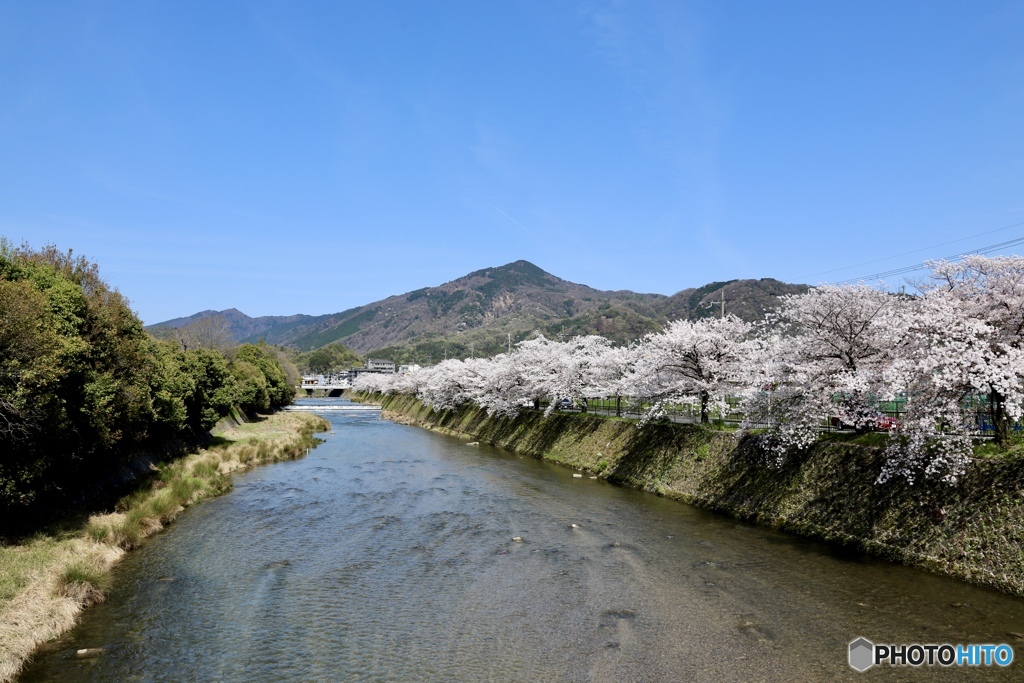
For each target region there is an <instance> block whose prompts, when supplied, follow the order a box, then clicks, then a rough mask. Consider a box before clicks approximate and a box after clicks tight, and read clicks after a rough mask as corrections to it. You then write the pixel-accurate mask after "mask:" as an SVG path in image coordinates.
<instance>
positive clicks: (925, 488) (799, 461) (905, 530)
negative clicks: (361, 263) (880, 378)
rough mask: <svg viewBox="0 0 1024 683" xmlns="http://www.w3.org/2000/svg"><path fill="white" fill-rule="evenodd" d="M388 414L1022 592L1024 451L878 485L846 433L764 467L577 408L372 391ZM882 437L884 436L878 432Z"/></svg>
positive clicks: (715, 446) (681, 432) (654, 428)
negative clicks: (955, 479)
mask: <svg viewBox="0 0 1024 683" xmlns="http://www.w3.org/2000/svg"><path fill="white" fill-rule="evenodd" d="M372 400H373V401H374V402H380V403H381V404H382V405H383V407H384V417H386V418H389V419H393V420H396V421H399V422H403V423H406V424H415V425H417V426H421V427H425V428H427V429H432V430H435V431H439V432H443V433H446V434H452V435H457V436H462V437H465V438H468V439H472V440H479V441H484V442H487V443H491V444H494V445H497V446H502V447H504V448H508V449H510V450H513V451H516V452H518V453H523V454H526V455H531V456H534V457H537V458H543V459H545V460H550V461H552V462H556V463H559V464H562V465H565V466H568V467H573V468H576V469H578V470H583V471H587V472H592V473H594V474H597V475H598V476H600V477H602V478H606V479H608V480H609V481H613V482H616V483H620V484H623V485H626V486H630V487H634V488H639V489H643V490H646V491H651V492H653V493H657V494H659V495H663V496H667V497H671V498H675V499H677V500H681V501H684V502H687V503H690V504H693V505H698V506H700V507H705V508H709V509H712V510H717V511H719V512H722V513H725V514H728V515H731V516H734V517H737V518H740V519H745V520H749V521H754V522H757V523H760V524H765V525H767V526H770V527H774V528H777V529H781V530H784V531H788V532H792V533H796V534H800V535H803V536H809V537H811V538H815V539H818V540H822V541H826V542H828V543H832V544H837V545H841V546H844V547H847V548H850V549H853V550H856V551H862V552H867V553H870V554H873V555H878V556H882V557H886V558H888V559H891V560H894V561H897V562H901V563H904V564H908V565H912V566H916V567H920V568H923V569H926V570H929V571H933V572H936V573H940V574H946V575H949V576H953V577H957V578H960V579H963V580H966V581H970V582H972V583H976V584H980V585H984V586H989V587H992V588H996V589H998V590H1001V591H1005V592H1007V593H1011V594H1014V595H1019V596H1024V454H1022V453H1021V452H1020V451H1019V449H1018V450H1008V451H1002V452H993V451H991V449H987V450H986V449H979V452H978V456H979V457H977V458H975V460H974V462H972V464H971V466H970V468H969V470H968V473H967V476H965V477H964V478H963V479H962V480H961V482H960V483H959V484H958V485H957V486H955V487H951V486H947V485H945V484H941V483H936V482H919V483H918V484H916V485H914V486H910V485H908V484H906V483H905V482H904V481H902V480H899V481H895V480H894V481H891V482H889V483H888V484H885V485H876V484H875V480H876V478H877V477H878V474H879V472H880V470H881V466H882V461H883V458H882V454H881V450H882V449H881V448H880V447H879V446H877V445H874V444H873V443H872V435H869V436H868V437H867V439H866V443H859V442H858V441H861V442H864V441H865V439H863V438H861V439H859V440H857V439H851V437H849V436H845V435H835V436H833V437H832V438H826V439H824V440H822V441H820V442H819V443H817V444H816V445H814V446H813V447H812V448H810V449H808V450H807V451H805V452H803V453H800V454H796V455H793V456H791V457H790V458H789V459H788V461H787V462H786V464H785V465H784V466H783V467H781V468H776V467H771V466H769V465H767V464H765V463H764V461H763V459H762V458H761V456H760V454H759V452H758V450H757V449H756V448H755V445H754V444H753V443H752V442H751V440H749V439H748V440H746V441H739V442H737V440H736V439H735V437H734V436H733V435H732V434H731V433H727V432H718V431H714V430H711V429H707V428H703V427H701V426H699V425H677V424H649V425H647V426H646V427H644V428H643V429H640V430H638V429H637V428H636V424H635V423H633V422H628V421H622V420H608V419H602V418H599V417H594V416H588V415H584V414H578V413H570V414H560V413H555V414H552V415H551V416H550V417H547V418H545V417H543V415H541V414H540V413H539V412H535V411H525V412H523V413H521V414H520V415H519V416H517V417H516V418H502V417H489V416H488V415H487V414H486V412H485V411H483V410H481V409H478V408H474V407H472V406H468V405H467V406H464V407H463V408H461V409H459V410H458V411H448V412H433V411H432V410H431V409H430V408H428V407H426V406H424V405H423V404H422V403H420V402H419V401H417V400H416V399H415V398H413V397H409V396H373V397H372ZM875 441H877V438H876V439H875Z"/></svg>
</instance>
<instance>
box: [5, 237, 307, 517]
mask: <svg viewBox="0 0 1024 683" xmlns="http://www.w3.org/2000/svg"><path fill="white" fill-rule="evenodd" d="M279 356H280V354H279V352H278V351H277V350H276V349H274V348H273V347H268V346H265V345H253V344H246V345H243V346H240V347H231V348H220V349H218V348H204V347H202V346H201V345H200V346H195V345H193V346H189V347H186V346H184V345H182V344H180V343H176V342H173V341H165V340H157V339H154V338H153V337H151V336H149V335H148V334H147V333H146V332H145V330H144V329H143V326H142V322H141V321H140V320H139V319H138V317H137V316H136V315H135V314H134V313H133V312H132V310H131V308H130V307H129V305H128V302H127V301H126V300H125V298H124V297H123V296H122V295H121V294H120V293H119V292H117V291H115V290H113V289H111V288H110V287H109V286H107V285H106V283H104V282H103V281H102V280H101V279H100V277H99V274H98V269H97V266H96V265H95V264H93V263H90V262H89V261H87V260H86V259H84V258H82V257H76V256H73V255H72V253H71V252H70V251H69V252H67V253H64V252H60V251H58V250H57V249H56V248H55V247H53V246H48V247H45V248H43V249H41V250H38V251H35V250H32V249H30V248H28V247H27V246H22V247H21V248H15V247H13V246H12V245H11V244H10V243H9V242H8V241H7V240H5V239H0V534H2V533H4V532H5V528H6V529H7V530H9V529H12V528H16V527H18V526H23V524H24V523H25V522H26V521H29V522H30V521H31V519H32V518H33V517H36V516H39V515H42V514H43V513H44V512H47V511H52V510H53V509H55V508H60V507H61V506H63V505H66V504H69V503H73V502H76V501H77V500H78V499H80V498H81V497H82V496H83V495H84V492H85V491H86V490H88V489H89V487H90V486H91V485H93V484H95V483H96V482H99V481H102V480H104V479H106V478H109V477H110V476H111V474H112V473H113V472H116V471H117V470H118V468H120V467H122V466H124V465H126V464H127V463H128V462H130V461H131V460H132V458H133V456H135V455H137V454H139V453H140V452H145V451H158V450H161V449H162V448H163V447H164V445H165V444H167V443H168V442H171V441H181V440H183V439H184V440H194V439H199V438H202V436H203V434H205V433H206V432H208V431H209V430H210V429H211V428H212V427H213V426H214V425H215V424H216V423H217V421H218V420H220V419H221V418H223V417H225V416H227V415H229V414H231V412H232V411H233V410H241V411H243V412H246V413H255V412H260V411H269V410H272V409H275V408H277V407H280V406H282V405H285V404H287V403H289V402H290V401H291V400H292V397H293V395H294V391H295V390H294V383H293V381H292V380H291V379H290V378H289V377H288V375H289V374H291V375H293V376H295V375H297V373H296V372H295V370H294V366H292V367H291V368H288V367H287V365H289V364H288V363H287V361H285V362H284V363H282V359H281V358H280V357H279ZM289 370H290V372H289Z"/></svg>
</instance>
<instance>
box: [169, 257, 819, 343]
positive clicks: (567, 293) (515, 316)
mask: <svg viewBox="0 0 1024 683" xmlns="http://www.w3.org/2000/svg"><path fill="white" fill-rule="evenodd" d="M798 291H806V287H805V286H804V285H788V284H786V283H783V282H779V281H777V280H773V279H771V278H762V279H761V280H728V281H724V282H713V283H709V284H707V285H704V286H703V287H698V288H691V289H684V290H682V291H680V292H676V293H675V294H673V295H672V296H665V295H663V294H641V293H637V292H632V291H629V290H620V291H614V292H613V291H603V290H598V289H594V288H592V287H588V286H586V285H581V284H576V283H573V282H570V281H568V280H563V279H561V278H559V277H556V276H555V275H552V274H551V273H548V272H547V271H545V270H544V269H543V268H540V267H539V266H537V265H535V264H533V263H530V262H529V261H527V260H525V259H519V260H517V261H512V262H511V263H506V264H505V265H501V266H491V267H489V268H481V269H480V270H475V271H473V272H471V273H469V274H467V275H464V276H462V277H460V278H457V279H455V280H451V281H449V282H446V283H444V284H442V285H438V286H436V287H423V288H421V289H417V290H415V291H412V292H407V293H405V294H398V295H395V296H390V297H387V298H385V299H382V300H380V301H375V302H372V303H368V304H365V305H363V306H357V307H355V308H350V309H348V310H346V311H341V312H340V313H333V314H329V315H321V316H308V315H293V316H262V317H259V318H250V317H248V316H246V315H245V314H244V313H242V312H241V311H238V310H237V309H233V308H231V309H227V310H225V311H203V312H202V313H197V314H195V315H193V316H189V317H188V318H178V319H175V320H169V321H167V322H165V323H162V324H161V325H163V326H165V329H166V327H180V326H183V325H187V324H189V323H191V322H193V321H195V320H196V319H198V318H203V317H209V316H212V315H220V316H223V317H224V318H225V319H226V321H227V322H228V324H229V326H230V328H231V331H232V334H233V335H234V337H235V339H236V340H239V341H255V340H256V339H257V338H262V339H266V341H267V342H269V343H272V344H286V345H289V346H293V347H295V348H297V349H299V350H304V351H305V350H310V349H314V348H318V347H321V346H325V345H327V344H330V343H332V342H336V341H340V342H342V343H343V344H344V345H345V346H347V347H348V348H350V349H352V350H354V351H357V352H359V353H368V352H371V351H372V352H375V353H378V352H383V353H384V354H385V355H383V356H382V357H387V358H390V359H391V360H408V359H412V360H416V361H417V362H436V361H437V360H439V359H441V358H444V357H460V356H461V357H465V356H466V355H468V354H470V353H473V354H487V353H497V352H498V351H500V350H501V348H504V345H505V344H507V343H508V341H509V336H510V335H511V340H512V341H516V340H520V339H525V338H527V337H528V336H529V335H531V334H533V333H534V332H536V331H539V332H542V333H543V334H545V335H548V336H557V337H565V336H571V335H576V334H601V335H604V336H606V337H608V338H609V339H612V340H614V341H618V342H625V341H628V340H632V339H638V338H640V337H642V336H643V335H644V334H647V333H648V332H653V331H656V330H660V329H662V327H663V326H664V325H665V323H666V322H667V321H669V320H674V319H678V318H689V319H693V318H702V317H708V316H712V315H721V313H722V304H721V302H722V299H723V298H724V300H725V311H726V312H727V313H735V314H736V315H739V316H740V317H742V318H744V319H748V320H757V319H760V318H762V317H763V316H764V312H765V311H767V310H769V309H770V308H772V307H773V306H774V305H776V304H777V302H778V297H779V296H782V295H785V294H792V293H795V292H798ZM154 327H155V326H154ZM151 329H153V328H151ZM449 354H451V355H449Z"/></svg>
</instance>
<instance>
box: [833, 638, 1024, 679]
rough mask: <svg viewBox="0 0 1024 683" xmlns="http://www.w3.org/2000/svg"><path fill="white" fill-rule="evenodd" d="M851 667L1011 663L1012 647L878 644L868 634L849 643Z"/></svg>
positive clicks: (998, 664)
mask: <svg viewBox="0 0 1024 683" xmlns="http://www.w3.org/2000/svg"><path fill="white" fill-rule="evenodd" d="M849 656H850V667H851V668H853V669H856V670H857V671H867V670H868V669H870V668H871V667H873V666H875V665H876V664H888V665H889V666H922V665H927V666H935V665H936V664H938V665H939V666H993V665H995V666H1009V665H1010V664H1011V663H1012V662H1013V648H1012V647H1010V646H1009V645H1006V644H1005V643H1003V644H1000V645H950V644H949V643H942V644H941V645H937V644H934V643H929V644H925V645H921V644H918V643H913V644H911V645H875V644H874V643H872V642H871V641H870V640H868V639H867V638H858V639H857V640H854V641H853V642H851V643H850V655H849Z"/></svg>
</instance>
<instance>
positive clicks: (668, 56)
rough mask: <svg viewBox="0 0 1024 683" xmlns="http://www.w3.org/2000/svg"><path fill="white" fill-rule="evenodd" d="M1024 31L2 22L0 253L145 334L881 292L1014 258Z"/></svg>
mask: <svg viewBox="0 0 1024 683" xmlns="http://www.w3.org/2000/svg"><path fill="white" fill-rule="evenodd" d="M1022 35H1024V3H1021V2H958V3H951V2H938V1H934V0H933V1H929V2H916V3H915V2H899V3H893V2H858V3H838V2H784V3H774V2H724V1H718V2H682V1H679V2H665V3H659V2H627V1H620V2H603V1H595V2H558V1H557V0H545V1H542V2H516V1H514V0H510V1H507V2H500V3H499V2H479V1H466V2H459V1H454V0H446V1H445V2H372V3H371V2H274V3H270V2H244V1H238V2H212V1H211V2H198V1H193V2H189V1H183V0H178V1H175V2H141V1H140V2H60V3H58V2H27V1H17V2H2V1H0V234H2V235H6V236H7V237H8V238H9V239H11V240H13V241H15V242H21V241H28V242H29V243H30V244H32V245H33V246H41V245H42V244H45V243H55V244H57V245H58V246H59V247H61V248H64V249H66V248H73V249H74V250H75V252H76V253H81V254H84V255H86V256H88V257H89V258H91V259H93V260H95V261H97V262H98V263H99V264H100V267H101V273H102V274H103V276H104V277H105V278H106V279H107V280H108V281H109V282H110V283H111V284H113V285H115V286H117V287H118V288H119V289H120V290H121V291H122V292H123V293H124V294H126V295H127V296H128V297H129V298H130V299H131V300H132V304H133V306H134V307H135V308H136V310H137V311H138V312H139V314H140V315H141V316H142V318H143V320H145V321H146V322H147V323H154V322H158V321H161V320H164V319H167V318H171V317H175V316H179V315H188V314H191V313H194V312H196V311H199V310H202V309H207V308H213V309H218V310H219V309H224V308H230V307H236V308H239V309H240V310H242V311H244V312H246V313H248V314H250V315H273V314H291V313H299V312H301V313H311V314H318V313H327V312H335V311H340V310H343V309H346V308H349V307H351V306H355V305H360V304H363V303H368V302H370V301H373V300H376V299H380V298H382V297H385V296H388V295H390V294H398V293H402V292H405V291H408V290H412V289H416V288H419V287H423V286H428V285H436V284H440V283H442V282H445V281H447V280H451V279H453V278H456V277H458V276H460V275H463V274H465V273H467V272H469V271H472V270H476V269H479V268H483V267H486V266H493V265H500V264H503V263H507V262H510V261H514V260H516V259H520V258H524V259H527V260H529V261H532V262H533V263H536V264H537V265H539V266H540V267H542V268H544V269H545V270H548V271H549V272H552V273H554V274H555V275H558V276H560V277H563V278H565V279H568V280H572V281H575V282H582V283H585V284H588V285H591V286H594V287H598V288H601V289H632V290H636V291H646V292H661V293H664V294H671V293H674V292H676V291H678V290H680V289H683V288H686V287H691V286H699V285H702V284H705V283H707V282H710V281H714V280H725V279H732V278H747V277H774V278H778V279H781V280H785V281H789V282H809V283H812V284H813V283H816V282H819V281H834V280H840V279H843V278H847V277H855V276H862V275H869V274H872V273H876V272H880V271H882V270H885V269H887V268H893V267H897V266H903V265H909V264H912V263H915V262H918V261H920V260H922V259H924V258H933V257H942V256H947V255H950V254H955V253H958V252H961V251H966V250H969V249H975V248H980V247H982V246H986V245H990V244H994V243H997V242H1001V241H1004V240H1010V239H1012V238H1015V237H1024V225H1018V226H1016V227H1013V228H1008V227H1007V226H1011V225H1014V224H1018V223H1024V40H1021V38H1020V37H1021V36H1022ZM1003 228H1005V229H1003ZM990 231H996V232H990ZM983 232H989V234H987V235H978V233H983ZM972 235H978V236H977V237H970V236H972ZM965 237H970V239H966V240H963V241H959V242H956V243H955V244H952V245H945V246H938V245H941V244H943V243H945V242H949V241H952V240H959V239H961V238H965ZM917 250H921V251H917ZM911 251H913V252H915V253H913V254H909V255H904V256H901V257H895V258H891V259H889V260H887V261H880V262H878V263H872V264H869V265H863V266H858V267H854V268H846V269H845V270H837V269H841V268H844V267H848V266H855V265H856V264H861V263H864V262H869V261H875V260H876V259H882V258H885V257H890V256H893V255H895V254H904V253H905V252H911ZM1010 251H1013V249H1011V250H1010ZM1017 251H1018V253H1024V252H1021V250H1020V248H1017Z"/></svg>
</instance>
